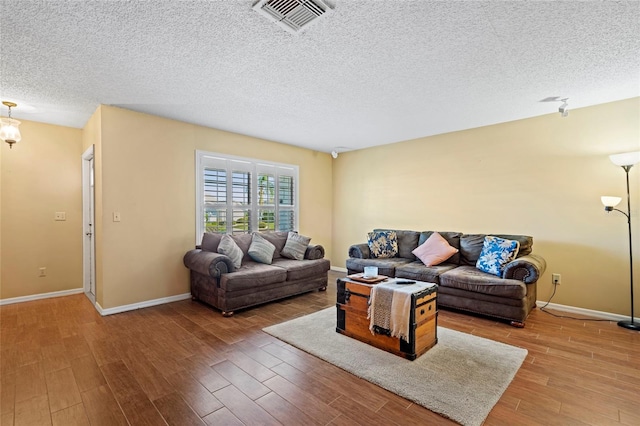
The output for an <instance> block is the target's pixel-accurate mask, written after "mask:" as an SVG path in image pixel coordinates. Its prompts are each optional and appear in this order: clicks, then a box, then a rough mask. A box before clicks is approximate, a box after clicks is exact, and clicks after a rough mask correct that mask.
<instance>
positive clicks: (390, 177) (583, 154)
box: [333, 98, 640, 315]
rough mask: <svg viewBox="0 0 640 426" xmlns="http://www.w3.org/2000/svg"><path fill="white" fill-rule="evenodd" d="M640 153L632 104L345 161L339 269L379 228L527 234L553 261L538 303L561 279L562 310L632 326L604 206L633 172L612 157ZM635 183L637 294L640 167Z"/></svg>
mask: <svg viewBox="0 0 640 426" xmlns="http://www.w3.org/2000/svg"><path fill="white" fill-rule="evenodd" d="M425 119H427V118H425ZM639 149H640V99H639V98H635V99H629V100H625V101H620V102H613V103H609V104H603V105H599V106H594V107H589V108H582V109H574V110H571V113H570V115H569V116H568V117H566V118H562V117H561V116H560V114H550V115H545V116H541V117H536V118H531V119H527V120H520V121H514V122H510V123H504V124H499V125H494V126H488V127H482V128H477V129H472V130H466V131H461V132H455V133H449V134H444V135H438V136H432V137H426V138H421V139H416V140H412V141H407V142H401V143H396V144H392V145H385V146H380V147H375V148H370V149H365V150H360V151H353V152H348V153H344V154H340V157H339V158H338V159H337V160H336V161H335V163H334V174H333V182H334V184H333V207H334V210H333V218H334V220H333V236H334V238H333V253H334V257H335V259H334V265H336V266H341V267H344V266H345V265H344V259H346V257H347V250H348V247H349V245H351V244H355V243H359V242H363V241H365V239H366V233H367V232H368V231H370V230H371V229H373V228H375V227H389V228H396V229H413V230H441V231H460V232H466V233H512V234H528V235H532V236H533V237H534V252H535V253H537V254H540V255H542V256H544V257H545V258H546V260H547V262H548V268H547V272H546V273H545V274H544V275H543V277H542V279H541V281H540V282H539V287H538V299H539V300H546V299H548V298H549V296H550V295H551V290H552V286H551V283H550V282H551V278H550V277H551V273H560V274H562V284H561V285H560V287H559V288H558V291H557V293H556V296H555V297H554V299H553V302H554V303H559V304H563V305H571V306H576V307H581V308H586V309H594V310H599V311H605V312H614V313H619V314H626V315H628V314H629V306H630V305H629V252H628V243H627V239H628V233H627V222H626V218H624V217H623V216H622V215H620V214H617V213H615V212H614V213H612V214H606V213H605V212H604V211H603V206H602V204H601V203H600V196H601V195H618V196H622V197H624V194H625V180H624V179H625V174H624V171H623V170H622V168H620V167H617V166H614V165H613V164H612V163H611V162H610V161H609V159H608V155H609V154H612V153H620V152H626V151H634V150H639ZM630 178H631V186H632V200H631V203H632V208H633V212H632V225H633V226H635V232H634V238H635V239H634V241H633V243H634V247H635V250H634V251H635V253H634V254H636V256H635V262H634V269H635V271H637V272H636V287H635V288H636V293H638V294H640V287H639V286H638V285H637V283H638V277H640V254H638V253H640V251H639V250H640V238H639V236H640V220H639V219H640V214H639V212H640V165H639V166H636V167H634V168H633V169H631V172H630ZM623 208H624V209H625V210H626V205H625V206H624V207H623ZM635 309H636V313H637V312H640V297H638V298H636V306H635Z"/></svg>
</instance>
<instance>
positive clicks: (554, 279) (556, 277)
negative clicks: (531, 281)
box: [551, 274, 560, 285]
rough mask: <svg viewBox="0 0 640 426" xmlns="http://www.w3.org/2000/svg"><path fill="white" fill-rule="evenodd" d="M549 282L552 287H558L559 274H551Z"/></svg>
mask: <svg viewBox="0 0 640 426" xmlns="http://www.w3.org/2000/svg"><path fill="white" fill-rule="evenodd" d="M551 282H552V283H553V284H554V285H560V274H551Z"/></svg>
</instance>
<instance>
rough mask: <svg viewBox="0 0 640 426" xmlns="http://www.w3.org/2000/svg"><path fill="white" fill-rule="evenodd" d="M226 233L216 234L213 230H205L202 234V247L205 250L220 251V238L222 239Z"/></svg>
mask: <svg viewBox="0 0 640 426" xmlns="http://www.w3.org/2000/svg"><path fill="white" fill-rule="evenodd" d="M223 235H224V234H214V233H212V232H205V233H204V234H203V235H202V244H200V247H201V248H202V250H204V251H211V252H213V253H217V252H218V245H219V244H220V240H222V236H223Z"/></svg>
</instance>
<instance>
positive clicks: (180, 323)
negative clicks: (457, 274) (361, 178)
mask: <svg viewBox="0 0 640 426" xmlns="http://www.w3.org/2000/svg"><path fill="white" fill-rule="evenodd" d="M339 276H342V274H338V273H335V272H331V273H330V286H329V289H328V291H327V292H315V293H309V294H306V295H302V296H298V297H293V298H290V299H286V300H283V301H280V302H276V303H271V304H267V305H264V306H260V307H257V308H254V309H249V310H245V311H240V312H237V313H236V314H235V315H234V316H233V317H231V318H223V317H222V316H221V315H220V313H219V312H218V311H215V310H213V309H211V308H209V307H207V306H205V305H203V304H200V303H197V302H192V301H182V302H176V303H171V304H167V305H161V306H156V307H152V308H146V309H140V310H137V311H132V312H127V313H122V314H117V315H112V316H107V317H101V316H100V315H99V314H98V313H97V312H96V311H95V310H94V308H93V306H91V304H90V302H89V301H88V300H87V299H86V297H85V296H84V295H76V296H68V297H62V298H56V299H46V300H39V301H33V302H27V303H21V304H14V305H6V306H2V307H0V321H1V322H0V329H1V336H0V338H1V340H0V363H1V370H0V371H1V376H0V386H1V387H0V395H1V397H0V414H1V416H0V423H1V424H2V425H3V426H5V425H16V426H18V425H64V426H69V425H127V424H131V425H165V424H168V425H192V424H193V425H203V424H207V425H242V424H246V425H272V424H273V425H277V424H285V425H308V424H317V425H326V424H331V425H354V424H365V425H374V424H385V425H394V424H402V425H425V424H435V425H445V424H453V423H452V422H451V421H449V420H447V419H444V418H442V417H440V416H439V415H437V414H434V413H431V412H430V411H428V410H426V409H425V408H423V407H420V406H417V405H415V404H412V403H411V402H409V401H407V400H405V399H403V398H400V397H398V396H396V395H394V394H392V393H390V392H387V391H385V390H384V389H381V388H378V387H377V386H375V385H372V384H370V383H368V382H366V381H364V380H361V379H358V378H356V377H354V376H352V375H350V374H349V373H346V372H344V371H342V370H340V369H338V368H337V367H334V366H332V365H331V364H328V363H326V362H324V361H321V360H319V359H317V358H314V357H313V356H311V355H308V354H306V353H305V352H302V351H300V350H298V349H296V348H294V347H291V346H289V345H287V344H285V343H283V342H281V341H279V340H277V339H275V338H273V337H271V336H269V335H268V334H266V333H264V332H262V331H261V329H262V328H263V327H265V326H268V325H271V324H276V323H279V322H282V321H285V320H288V319H291V318H294V317H298V316H301V315H305V314H308V313H311V312H314V311H317V310H320V309H322V308H325V307H330V306H335V281H336V278H338V277H339ZM439 325H441V326H444V327H448V328H452V329H456V330H459V331H463V332H467V333H471V334H475V335H478V336H482V337H487V338H490V339H493V340H497V341H501V342H504V343H508V344H512V345H516V346H520V347H524V348H526V349H528V351H529V354H528V356H527V358H526V360H525V362H524V364H523V366H522V368H521V369H520V370H519V371H518V373H517V375H516V377H515V379H514V381H513V382H512V383H511V385H510V386H509V388H508V389H507V391H506V392H505V393H504V395H503V396H502V398H501V399H500V401H499V402H498V404H497V405H496V406H495V407H494V409H493V410H492V411H491V414H490V415H489V417H488V418H487V420H486V422H485V424H486V425H516V424H517V425H538V424H539V425H550V424H551V425H553V424H556V425H582V424H589V425H613V424H615V425H621V424H622V425H638V424H640V333H635V332H632V331H628V330H624V329H621V328H620V327H618V326H617V325H616V324H615V323H611V322H588V321H576V320H569V319H560V318H555V317H552V316H550V315H548V314H545V313H543V312H540V311H539V310H537V309H536V310H534V312H533V313H532V314H531V315H530V317H529V319H528V321H527V325H526V327H525V328H524V329H517V328H513V327H511V326H509V325H507V324H504V323H499V322H495V321H492V320H489V319H484V318H477V317H473V316H469V315H464V314H460V313H455V312H450V311H440V314H439ZM427 385H428V384H425V386H427Z"/></svg>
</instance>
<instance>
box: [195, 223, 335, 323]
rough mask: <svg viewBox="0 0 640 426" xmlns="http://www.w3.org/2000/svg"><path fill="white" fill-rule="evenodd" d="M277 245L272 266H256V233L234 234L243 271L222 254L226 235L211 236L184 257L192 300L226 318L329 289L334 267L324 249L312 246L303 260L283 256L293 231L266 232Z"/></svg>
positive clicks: (262, 234) (263, 235)
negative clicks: (253, 249) (253, 255)
mask: <svg viewBox="0 0 640 426" xmlns="http://www.w3.org/2000/svg"><path fill="white" fill-rule="evenodd" d="M260 235H261V236H262V237H264V238H265V239H266V240H267V241H269V242H270V243H271V244H273V245H274V246H275V248H276V249H275V252H274V254H273V261H272V264H271V265H268V264H263V263H258V262H255V261H253V260H252V259H251V257H250V256H249V255H248V251H249V246H250V245H251V240H252V235H251V234H239V235H232V236H231V237H232V238H233V240H234V241H235V242H236V244H237V245H238V246H239V247H240V249H241V250H242V252H243V254H244V256H243V258H242V265H241V267H240V268H237V269H236V268H235V266H234V264H233V262H232V260H231V259H230V258H229V257H227V256H225V255H223V254H219V253H218V252H217V251H218V245H219V244H220V240H221V239H222V234H213V233H205V234H204V236H203V239H202V244H201V245H200V246H198V247H196V249H194V250H190V251H188V252H187V253H186V254H185V256H184V259H183V261H184V265H185V266H186V267H187V268H189V269H190V271H191V272H190V275H191V296H192V298H193V299H194V300H201V301H203V302H205V303H208V304H209V305H211V306H213V307H215V308H218V309H220V310H221V311H222V314H223V315H224V316H230V315H233V312H234V311H236V310H238V309H242V308H247V307H250V306H254V305H258V304H261V303H266V302H270V301H273V300H277V299H282V298H284V297H288V296H293V295H296V294H301V293H305V292H309V291H313V290H321V291H322V290H326V288H327V280H328V271H329V268H330V262H329V260H327V259H324V248H323V247H322V246H321V245H309V246H308V247H307V250H306V253H305V255H304V259H303V260H294V259H287V258H284V257H282V256H281V254H280V252H281V251H282V249H283V247H284V246H285V243H286V241H287V235H288V233H287V232H264V233H260Z"/></svg>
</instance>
